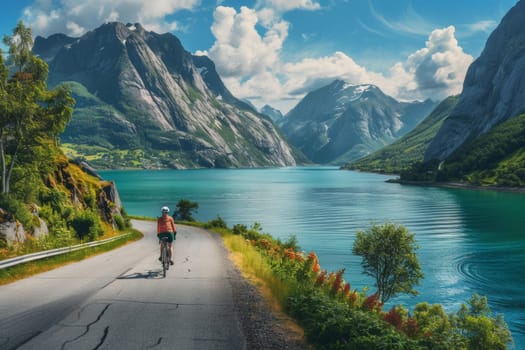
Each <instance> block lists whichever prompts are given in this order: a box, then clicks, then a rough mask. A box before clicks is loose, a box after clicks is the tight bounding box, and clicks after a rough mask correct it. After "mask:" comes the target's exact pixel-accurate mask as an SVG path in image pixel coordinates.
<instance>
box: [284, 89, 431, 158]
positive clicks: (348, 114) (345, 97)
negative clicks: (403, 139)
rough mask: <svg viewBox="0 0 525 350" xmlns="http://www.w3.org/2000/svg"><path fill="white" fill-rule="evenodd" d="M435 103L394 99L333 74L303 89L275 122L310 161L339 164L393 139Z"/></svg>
mask: <svg viewBox="0 0 525 350" xmlns="http://www.w3.org/2000/svg"><path fill="white" fill-rule="evenodd" d="M435 105H436V103H435V102H433V101H431V100H426V101H424V102H413V103H407V102H399V101H397V100H395V99H394V98H392V97H390V96H387V95H385V94H384V93H383V92H382V91H381V90H380V89H379V88H378V87H377V86H375V85H372V84H360V85H353V84H349V83H347V82H345V81H343V80H335V81H333V82H332V83H331V84H328V85H326V86H324V87H321V88H320V89H317V90H314V91H311V92H310V93H308V94H307V95H306V96H305V97H304V98H303V100H301V101H300V102H299V103H298V104H297V105H296V106H295V107H294V108H293V109H292V110H291V111H290V112H288V113H287V114H286V116H285V117H284V118H283V119H282V120H281V121H280V122H279V124H278V125H279V126H280V127H281V129H282V130H283V133H284V134H285V135H286V137H287V138H288V140H289V141H290V143H292V144H293V145H295V146H296V147H298V148H299V149H300V150H301V151H302V152H304V153H305V154H306V155H307V156H308V157H309V158H310V159H312V160H313V161H315V162H318V163H321V164H343V163H346V162H348V161H352V160H355V159H358V158H361V157H363V156H366V155H367V154H369V153H371V152H373V151H375V150H377V149H379V148H381V147H383V146H385V145H387V144H389V143H391V142H393V141H395V140H396V139H397V138H399V137H400V136H402V135H403V134H405V133H406V132H408V131H409V130H411V129H412V128H413V127H414V126H415V125H417V123H418V122H419V121H421V120H422V119H423V118H424V117H426V115H428V113H429V112H430V111H431V110H432V108H433V107H434V106H435Z"/></svg>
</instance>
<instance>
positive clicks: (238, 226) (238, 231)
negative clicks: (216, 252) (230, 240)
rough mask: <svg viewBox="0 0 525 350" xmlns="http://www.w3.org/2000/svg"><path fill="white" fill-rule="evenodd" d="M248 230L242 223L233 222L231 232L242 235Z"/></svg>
mask: <svg viewBox="0 0 525 350" xmlns="http://www.w3.org/2000/svg"><path fill="white" fill-rule="evenodd" d="M247 231H248V227H247V226H246V225H243V224H235V225H234V226H233V229H232V232H233V234H234V235H244V234H245V233H246V232H247Z"/></svg>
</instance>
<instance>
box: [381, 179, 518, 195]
mask: <svg viewBox="0 0 525 350" xmlns="http://www.w3.org/2000/svg"><path fill="white" fill-rule="evenodd" d="M385 182H388V183H397V184H400V185H410V186H427V187H438V188H452V189H461V190H475V191H493V192H505V193H517V194H525V188H523V187H498V186H476V185H470V184H465V183H461V182H430V181H408V180H401V179H399V178H397V179H388V180H386V181H385Z"/></svg>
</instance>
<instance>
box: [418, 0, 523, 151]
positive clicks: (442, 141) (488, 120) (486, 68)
mask: <svg viewBox="0 0 525 350" xmlns="http://www.w3.org/2000/svg"><path fill="white" fill-rule="evenodd" d="M523 23H525V2H524V1H518V3H517V4H516V5H515V6H514V7H513V8H512V9H511V10H510V11H509V12H508V13H507V14H506V15H505V17H503V19H502V21H501V23H500V24H499V26H498V27H497V28H496V29H495V30H494V32H493V33H492V34H491V35H490V37H489V39H488V40H487V43H486V45H485V49H484V50H483V52H482V53H481V55H480V57H479V58H478V59H476V60H475V61H474V62H473V63H472V64H471V65H470V67H469V69H468V71H467V75H466V78H465V82H464V84H463V91H462V93H461V96H460V99H459V102H458V104H457V106H456V108H455V110H454V111H453V112H452V114H451V115H450V117H449V118H448V119H447V120H446V121H445V122H444V124H443V126H442V127H441V129H440V130H439V132H438V134H437V135H436V137H435V139H434V140H433V141H432V143H431V144H430V146H429V147H428V149H427V152H426V154H425V160H427V161H428V160H432V159H438V160H443V159H445V158H447V157H448V156H449V155H451V154H452V153H453V152H454V151H455V150H456V149H457V148H458V147H460V146H461V145H462V144H464V143H465V142H466V141H469V140H473V139H475V138H477V137H478V136H479V135H481V134H484V133H486V132H487V131H489V130H491V129H492V128H493V127H494V126H496V125H498V124H500V123H501V122H503V121H505V120H507V119H509V118H512V117H515V116H518V115H519V114H521V113H524V112H525V31H524V30H523Z"/></svg>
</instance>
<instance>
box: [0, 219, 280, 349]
mask: <svg viewBox="0 0 525 350" xmlns="http://www.w3.org/2000/svg"><path fill="white" fill-rule="evenodd" d="M155 225H156V224H155V223H154V222H146V221H134V222H133V226H134V227H135V228H137V229H139V230H140V231H142V232H143V233H144V235H145V238H144V239H142V240H140V241H137V242H135V243H132V244H129V245H127V246H124V247H121V248H118V249H115V250H112V251H110V252H107V253H104V254H101V255H98V256H95V257H92V258H89V259H86V260H83V261H81V262H78V263H73V264H70V265H67V266H65V267H62V268H59V269H56V270H53V271H49V272H46V273H42V274H39V275H36V276H33V277H31V278H27V279H24V280H21V281H18V282H15V283H11V284H8V285H5V286H1V287H0V349H4V350H10V349H24V350H25V349H39V350H46V349H53V350H55V349H61V350H66V349H75V350H82V349H90V350H92V349H246V348H250V346H247V341H246V338H245V336H244V333H243V330H242V328H243V327H242V325H241V322H240V316H239V312H238V308H237V306H236V299H237V294H236V293H237V292H238V291H236V290H235V288H234V287H233V286H232V276H233V275H235V274H238V272H236V271H233V270H234V267H233V265H232V264H231V263H230V262H229V260H228V257H227V252H226V250H225V249H224V247H223V245H222V244H221V243H220V242H219V241H220V238H219V237H217V236H216V235H213V234H211V233H209V232H207V231H205V230H202V229H198V228H192V227H187V226H179V227H178V231H179V233H178V235H177V241H176V242H175V245H174V259H173V260H174V262H175V265H174V266H172V267H171V268H170V270H169V271H168V273H167V276H166V278H163V277H162V273H161V266H160V262H159V261H158V260H157V258H158V254H159V248H158V244H157V239H156V235H155V229H156V226H155ZM272 347H273V346H272Z"/></svg>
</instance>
